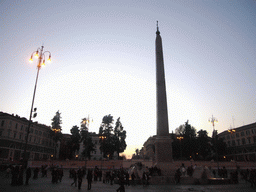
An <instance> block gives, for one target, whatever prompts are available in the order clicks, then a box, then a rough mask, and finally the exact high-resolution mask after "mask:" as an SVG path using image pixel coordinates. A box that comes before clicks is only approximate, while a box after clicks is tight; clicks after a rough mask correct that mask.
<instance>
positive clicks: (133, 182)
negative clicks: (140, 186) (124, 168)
mask: <svg viewBox="0 0 256 192" xmlns="http://www.w3.org/2000/svg"><path fill="white" fill-rule="evenodd" d="M131 177H132V185H135V184H136V183H135V174H134V172H133V173H132V175H131Z"/></svg>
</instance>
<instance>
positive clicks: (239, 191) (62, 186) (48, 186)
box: [0, 171, 256, 192]
mask: <svg viewBox="0 0 256 192" xmlns="http://www.w3.org/2000/svg"><path fill="white" fill-rule="evenodd" d="M39 176H40V174H39ZM0 179H1V182H0V192H27V191H28V192H48V191H49V192H74V191H87V181H86V179H83V183H82V187H81V190H79V189H78V188H77V187H75V186H74V185H73V186H71V183H72V182H73V179H70V178H69V177H68V172H67V171H65V173H64V177H63V180H62V182H61V183H58V184H52V183H51V177H50V174H49V173H48V177H45V178H41V177H39V178H38V179H37V180H33V179H30V182H29V185H28V186H25V185H23V186H11V185H10V182H11V178H5V176H4V175H3V173H1V174H0ZM118 187H119V185H117V184H114V185H110V184H104V183H102V182H100V181H97V182H93V183H92V189H91V190H90V191H91V192H114V191H116V189H117V188H118ZM125 191H126V192H165V191H166V192H167V191H171V192H187V191H197V192H255V191H256V189H255V188H254V189H252V188H250V184H249V183H244V182H242V183H241V182H240V183H239V184H236V185H150V186H146V187H143V186H142V185H136V186H126V187H125Z"/></svg>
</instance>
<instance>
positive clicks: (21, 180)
mask: <svg viewBox="0 0 256 192" xmlns="http://www.w3.org/2000/svg"><path fill="white" fill-rule="evenodd" d="M17 184H18V185H23V166H20V167H19V177H18V183H17Z"/></svg>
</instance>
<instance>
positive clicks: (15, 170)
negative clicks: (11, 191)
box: [11, 166, 19, 186]
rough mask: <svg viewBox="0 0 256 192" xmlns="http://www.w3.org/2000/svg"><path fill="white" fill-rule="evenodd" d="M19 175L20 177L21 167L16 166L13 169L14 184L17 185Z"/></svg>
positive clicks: (12, 183)
mask: <svg viewBox="0 0 256 192" xmlns="http://www.w3.org/2000/svg"><path fill="white" fill-rule="evenodd" d="M18 177H19V167H18V166H16V167H15V168H13V169H12V182H11V185H12V186H16V185H17V184H18Z"/></svg>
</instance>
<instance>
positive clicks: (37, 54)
mask: <svg viewBox="0 0 256 192" xmlns="http://www.w3.org/2000/svg"><path fill="white" fill-rule="evenodd" d="M43 50H44V46H42V47H41V48H38V49H37V50H36V51H34V52H33V53H32V54H31V57H30V59H29V61H30V62H33V57H36V58H38V64H37V75H36V82H35V87H34V94H33V99H32V105H31V110H30V116H29V122H28V129H27V135H26V138H25V139H26V142H25V147H24V155H23V160H24V162H23V163H24V166H25V167H27V162H28V157H27V155H26V153H27V146H28V135H29V131H30V127H31V123H32V121H31V119H32V114H33V112H35V111H36V108H35V109H34V110H33V106H34V100H35V94H36V86H37V80H38V75H39V70H40V69H41V67H42V65H45V57H46V56H45V55H46V54H48V56H49V57H48V61H51V53H50V52H49V51H45V52H44V51H43ZM35 116H36V115H35V114H34V117H35Z"/></svg>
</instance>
